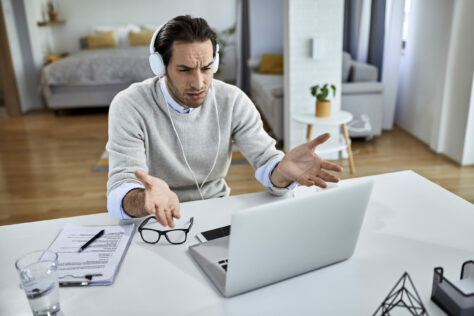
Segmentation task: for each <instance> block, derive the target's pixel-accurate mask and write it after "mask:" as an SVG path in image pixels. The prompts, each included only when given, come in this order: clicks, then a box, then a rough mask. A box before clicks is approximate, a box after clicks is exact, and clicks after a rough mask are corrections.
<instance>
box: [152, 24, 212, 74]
mask: <svg viewBox="0 0 474 316" xmlns="http://www.w3.org/2000/svg"><path fill="white" fill-rule="evenodd" d="M209 39H210V40H211V42H212V56H213V57H215V56H216V44H217V40H216V33H214V31H213V30H212V29H211V28H210V27H209V25H208V24H207V22H206V20H204V19H203V18H192V17H191V16H190V15H180V16H177V17H175V18H173V19H171V20H169V21H168V22H167V23H166V24H165V25H164V26H163V27H162V28H161V30H160V31H159V32H158V35H157V37H156V40H155V44H154V45H155V51H157V52H158V53H160V55H161V56H162V57H163V62H164V64H165V66H166V67H168V63H169V61H170V59H171V54H172V48H173V42H175V41H180V42H186V43H192V42H205V41H207V40H209Z"/></svg>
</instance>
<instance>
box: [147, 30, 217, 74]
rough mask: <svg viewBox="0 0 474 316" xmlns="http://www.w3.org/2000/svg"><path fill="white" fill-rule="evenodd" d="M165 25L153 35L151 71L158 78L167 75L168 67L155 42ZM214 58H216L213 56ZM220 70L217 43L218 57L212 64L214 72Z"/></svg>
mask: <svg viewBox="0 0 474 316" xmlns="http://www.w3.org/2000/svg"><path fill="white" fill-rule="evenodd" d="M163 26H165V24H163V25H161V26H160V27H159V28H158V29H157V30H156V31H155V33H154V34H153V37H152V38H151V42H150V57H149V58H148V61H149V63H150V67H151V70H152V71H153V73H154V74H155V75H157V76H158V77H163V76H164V75H165V73H166V66H165V63H164V61H163V56H161V54H160V53H158V52H157V51H156V50H155V42H156V38H157V37H158V33H160V31H161V29H162V28H163ZM213 57H214V56H213ZM218 69H219V44H217V43H216V56H215V57H214V63H213V64H212V72H213V73H216V72H217V70H218Z"/></svg>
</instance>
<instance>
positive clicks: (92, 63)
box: [40, 46, 154, 110]
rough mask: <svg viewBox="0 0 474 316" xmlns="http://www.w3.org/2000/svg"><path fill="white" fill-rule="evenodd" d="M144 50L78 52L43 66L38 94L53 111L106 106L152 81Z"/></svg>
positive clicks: (147, 51)
mask: <svg viewBox="0 0 474 316" xmlns="http://www.w3.org/2000/svg"><path fill="white" fill-rule="evenodd" d="M148 56H149V50H148V47H146V46H131V47H119V48H103V49H91V50H80V51H78V52H77V53H74V54H72V55H70V56H68V57H65V58H63V59H60V60H58V61H56V62H53V63H51V64H49V65H47V66H45V67H44V68H43V70H42V72H41V80H40V90H41V94H42V95H43V97H44V100H45V102H46V104H47V106H48V107H49V108H51V109H53V110H60V109H68V108H80V107H95V106H108V105H109V104H110V102H111V101H112V99H113V97H114V96H115V95H116V94H117V93H118V92H120V91H121V90H123V89H125V88H127V87H128V86H129V85H130V84H132V83H134V82H139V81H143V80H145V79H147V78H150V77H153V76H154V75H153V73H152V72H151V69H150V66H149V64H148Z"/></svg>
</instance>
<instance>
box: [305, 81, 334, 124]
mask: <svg viewBox="0 0 474 316" xmlns="http://www.w3.org/2000/svg"><path fill="white" fill-rule="evenodd" d="M328 86H329V84H328V83H326V84H324V85H323V86H320V85H315V86H312V87H311V95H312V96H313V97H316V116H317V117H329V116H331V101H329V99H328V96H329V88H328ZM331 89H332V93H333V97H335V96H336V86H335V85H333V84H332V85H331Z"/></svg>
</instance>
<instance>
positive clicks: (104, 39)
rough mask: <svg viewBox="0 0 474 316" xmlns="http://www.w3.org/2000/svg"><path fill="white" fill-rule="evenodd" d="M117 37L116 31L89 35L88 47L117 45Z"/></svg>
mask: <svg viewBox="0 0 474 316" xmlns="http://www.w3.org/2000/svg"><path fill="white" fill-rule="evenodd" d="M115 39H116V36H115V31H109V32H100V33H96V34H91V35H87V48H88V49H94V48H108V47H117V41H116V40H115Z"/></svg>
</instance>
